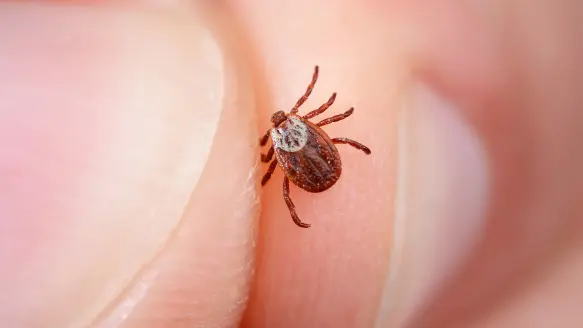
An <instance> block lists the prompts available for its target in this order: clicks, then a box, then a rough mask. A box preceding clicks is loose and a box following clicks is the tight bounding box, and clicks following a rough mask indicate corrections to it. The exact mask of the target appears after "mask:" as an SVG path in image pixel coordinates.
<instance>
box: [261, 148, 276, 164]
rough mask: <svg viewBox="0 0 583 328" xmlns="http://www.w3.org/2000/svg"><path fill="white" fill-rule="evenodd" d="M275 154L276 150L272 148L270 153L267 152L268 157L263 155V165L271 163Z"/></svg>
mask: <svg viewBox="0 0 583 328" xmlns="http://www.w3.org/2000/svg"><path fill="white" fill-rule="evenodd" d="M273 153H274V149H273V146H271V148H269V151H267V155H266V154H261V161H262V162H263V163H269V161H271V159H272V158H273Z"/></svg>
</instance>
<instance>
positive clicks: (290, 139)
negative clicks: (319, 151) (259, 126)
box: [271, 116, 308, 153]
mask: <svg viewBox="0 0 583 328" xmlns="http://www.w3.org/2000/svg"><path fill="white" fill-rule="evenodd" d="M282 125H283V126H282V127H279V128H273V129H271V139H273V144H274V145H275V147H277V148H279V149H281V150H284V151H287V152H290V153H293V152H296V151H299V150H301V149H302V148H304V146H305V145H306V143H308V126H307V125H306V123H304V122H302V120H301V119H300V118H299V117H296V116H288V118H287V121H285V122H284V123H283V124H282Z"/></svg>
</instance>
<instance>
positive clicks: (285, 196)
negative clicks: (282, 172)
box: [283, 177, 311, 228]
mask: <svg viewBox="0 0 583 328" xmlns="http://www.w3.org/2000/svg"><path fill="white" fill-rule="evenodd" d="M283 199H284V200H285V203H286V204H287V208H288V209H289V213H290V214H291V217H292V219H293V220H294V222H295V224H297V225H298V227H300V228H309V227H310V225H311V224H309V223H304V222H302V221H301V220H300V218H299V217H298V214H297V213H296V206H295V205H294V202H292V200H291V198H290V197H289V179H288V178H287V177H285V178H283Z"/></svg>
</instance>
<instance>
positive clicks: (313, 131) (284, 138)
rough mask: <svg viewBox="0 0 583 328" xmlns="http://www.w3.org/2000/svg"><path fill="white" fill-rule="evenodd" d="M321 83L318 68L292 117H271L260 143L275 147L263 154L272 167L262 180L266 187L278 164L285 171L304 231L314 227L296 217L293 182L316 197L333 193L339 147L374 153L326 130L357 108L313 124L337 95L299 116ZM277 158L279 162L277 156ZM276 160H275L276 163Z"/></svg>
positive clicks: (285, 193)
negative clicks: (268, 143) (329, 192)
mask: <svg viewBox="0 0 583 328" xmlns="http://www.w3.org/2000/svg"><path fill="white" fill-rule="evenodd" d="M317 80H318V66H316V67H315V68H314V74H313V76H312V82H310V84H309V85H308V88H307V89H306V92H305V93H304V95H303V96H302V97H301V98H300V99H299V100H298V101H297V103H296V104H295V106H294V107H293V108H292V109H291V111H290V112H289V113H287V114H286V113H285V112H284V111H281V110H280V111H277V112H275V113H274V114H273V115H272V116H271V123H272V124H273V127H272V128H270V129H269V130H267V132H266V133H265V135H264V136H263V137H262V138H261V139H260V140H259V143H260V145H261V146H262V147H263V146H265V145H266V144H267V141H268V140H269V137H271V140H272V141H273V145H272V146H271V147H270V148H269V151H268V152H267V154H263V153H262V154H261V161H262V162H263V163H269V162H271V163H270V164H269V168H268V169H267V172H266V173H265V175H264V176H263V179H262V180H261V185H262V186H264V185H265V184H266V183H267V181H269V179H270V178H271V175H272V174H273V171H275V168H276V166H277V164H279V166H280V167H281V169H282V170H283V172H284V174H285V177H284V179H283V199H284V200H285V203H286V204H287V207H288V208H289V212H290V214H291V217H292V219H293V220H294V222H295V224H297V225H298V226H299V227H302V228H309V227H310V224H308V223H305V222H302V221H301V220H300V218H299V217H298V214H297V213H296V207H295V205H294V203H293V202H292V200H291V198H290V194H289V182H290V181H291V182H293V184H295V185H296V186H298V187H300V188H302V189H304V190H306V191H308V192H312V193H318V192H322V191H325V190H328V189H330V188H331V187H332V186H333V185H334V184H335V183H336V181H338V179H339V178H340V174H341V173H342V162H341V161H340V154H339V153H338V149H337V148H336V144H348V145H350V146H352V147H354V148H356V149H359V150H362V151H363V152H364V153H365V154H367V155H370V153H371V152H370V149H368V147H366V146H365V145H363V144H361V143H359V142H356V141H354V140H350V139H348V138H330V137H329V136H328V134H326V132H324V130H322V129H321V127H322V126H324V125H327V124H330V123H334V122H338V121H341V120H343V119H345V118H347V117H348V116H350V115H352V113H353V112H354V108H353V107H352V108H350V109H349V110H347V111H346V112H344V113H342V114H338V115H334V116H332V117H329V118H327V119H324V120H321V121H320V122H318V123H312V122H310V119H311V118H313V117H316V116H317V115H320V114H322V113H324V112H325V111H326V110H327V109H328V108H329V107H330V106H332V104H333V103H334V100H335V99H336V93H333V94H332V96H331V97H330V99H328V101H327V102H326V103H324V104H323V105H322V106H320V107H319V108H318V109H315V110H313V111H311V112H309V113H308V114H306V115H304V116H300V115H298V114H297V112H298V110H299V108H300V106H301V105H302V104H303V103H304V102H305V101H306V100H307V99H308V97H309V96H310V94H311V93H312V90H313V89H314V85H315V84H316V81H317ZM274 154H275V158H273V155H274ZM272 159H273V160H272Z"/></svg>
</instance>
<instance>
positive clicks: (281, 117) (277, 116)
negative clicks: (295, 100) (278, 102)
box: [271, 110, 287, 127]
mask: <svg viewBox="0 0 583 328" xmlns="http://www.w3.org/2000/svg"><path fill="white" fill-rule="evenodd" d="M286 119H287V117H286V116H285V113H284V111H282V110H280V111H277V112H275V113H273V115H271V123H273V126H275V127H278V126H279V125H280V124H281V123H283V122H285V120H286Z"/></svg>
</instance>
